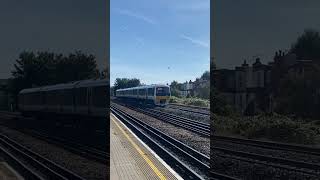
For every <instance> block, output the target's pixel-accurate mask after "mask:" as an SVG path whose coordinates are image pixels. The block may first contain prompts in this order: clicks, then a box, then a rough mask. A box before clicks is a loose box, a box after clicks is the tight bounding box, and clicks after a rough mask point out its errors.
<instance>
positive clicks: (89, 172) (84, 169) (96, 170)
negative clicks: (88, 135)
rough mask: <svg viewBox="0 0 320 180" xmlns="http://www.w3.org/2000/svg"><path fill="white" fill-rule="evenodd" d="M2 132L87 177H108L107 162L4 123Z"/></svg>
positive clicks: (0, 130)
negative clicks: (66, 148)
mask: <svg viewBox="0 0 320 180" xmlns="http://www.w3.org/2000/svg"><path fill="white" fill-rule="evenodd" d="M0 132H1V133H3V134H5V135H7V136H8V137H10V138H12V139H13V140H15V141H17V142H18V143H19V144H21V145H23V146H25V147H27V148H29V149H30V150H32V151H34V152H36V153H39V154H41V155H42V156H44V157H46V158H48V159H50V160H52V161H54V162H55V163H57V164H59V165H61V166H62V167H65V168H67V169H69V170H70V171H72V172H74V173H76V174H78V175H79V176H81V177H83V178H85V179H88V180H98V179H99V180H100V179H106V177H107V176H106V175H107V170H108V169H107V162H106V164H102V163H99V162H96V161H93V160H89V159H86V158H84V157H81V156H79V155H77V154H73V153H71V152H68V151H66V150H65V149H63V148H61V147H58V146H55V145H52V144H49V143H47V142H45V141H42V140H39V139H37V138H33V137H31V136H29V135H27V134H23V133H21V132H18V131H16V130H12V129H9V128H7V127H5V126H2V125H1V126H0Z"/></svg>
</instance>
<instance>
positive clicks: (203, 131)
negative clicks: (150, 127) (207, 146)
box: [126, 105, 210, 137]
mask: <svg viewBox="0 0 320 180" xmlns="http://www.w3.org/2000/svg"><path fill="white" fill-rule="evenodd" d="M126 107H128V108H130V109H132V110H135V111H138V112H141V113H143V114H146V115H149V116H151V117H154V118H157V119H160V120H162V121H165V122H168V123H170V124H173V125H175V126H179V127H182V128H185V129H187V130H189V131H192V132H195V133H197V134H199V135H201V136H204V137H210V124H206V123H202V122H199V121H195V120H192V119H188V118H185V117H181V116H177V115H173V114H169V113H165V112H162V111H160V110H155V109H150V108H145V109H142V108H137V107H134V106H129V105H126Z"/></svg>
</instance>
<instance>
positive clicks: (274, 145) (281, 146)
mask: <svg viewBox="0 0 320 180" xmlns="http://www.w3.org/2000/svg"><path fill="white" fill-rule="evenodd" d="M213 140H214V141H221V142H230V143H233V144H240V145H247V146H254V147H259V148H265V149H273V150H282V151H287V152H296V153H301V154H309V155H314V156H319V157H320V148H314V147H310V146H303V145H293V144H287V143H278V142H270V141H260V140H252V139H243V138H235V137H227V136H217V135H214V136H213Z"/></svg>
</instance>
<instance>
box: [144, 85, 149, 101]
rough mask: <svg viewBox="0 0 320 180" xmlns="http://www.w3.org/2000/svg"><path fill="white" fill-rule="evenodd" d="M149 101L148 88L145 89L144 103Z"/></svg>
mask: <svg viewBox="0 0 320 180" xmlns="http://www.w3.org/2000/svg"><path fill="white" fill-rule="evenodd" d="M147 103H148V89H147V88H146V89H144V104H147Z"/></svg>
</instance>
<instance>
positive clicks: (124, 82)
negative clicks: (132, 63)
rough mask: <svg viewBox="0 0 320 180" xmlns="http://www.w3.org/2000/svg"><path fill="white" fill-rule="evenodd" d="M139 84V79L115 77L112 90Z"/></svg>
mask: <svg viewBox="0 0 320 180" xmlns="http://www.w3.org/2000/svg"><path fill="white" fill-rule="evenodd" d="M139 85H141V83H140V80H139V79H136V78H133V79H128V78H117V79H116V81H115V82H114V91H116V90H117V89H123V88H130V87H136V86H139Z"/></svg>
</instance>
